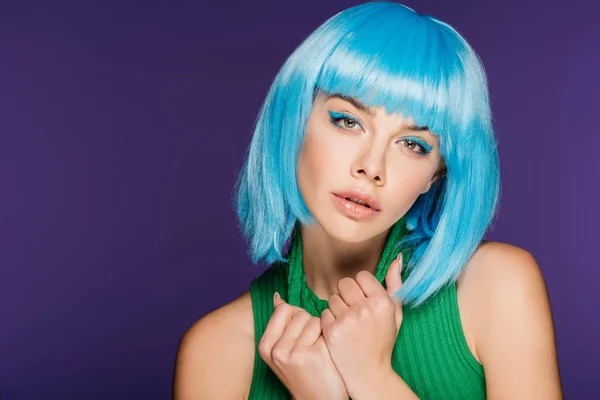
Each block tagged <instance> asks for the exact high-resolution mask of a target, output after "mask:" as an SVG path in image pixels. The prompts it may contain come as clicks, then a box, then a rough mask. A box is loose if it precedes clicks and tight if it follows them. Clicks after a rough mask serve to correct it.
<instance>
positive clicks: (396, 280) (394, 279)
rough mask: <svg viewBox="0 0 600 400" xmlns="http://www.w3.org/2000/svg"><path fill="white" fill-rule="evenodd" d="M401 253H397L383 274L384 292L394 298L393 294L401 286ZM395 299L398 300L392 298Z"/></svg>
mask: <svg viewBox="0 0 600 400" xmlns="http://www.w3.org/2000/svg"><path fill="white" fill-rule="evenodd" d="M401 272H402V253H399V254H398V257H397V258H396V259H395V260H394V261H393V262H392V264H391V265H390V268H389V270H388V272H387V274H386V275H385V286H386V292H387V293H388V294H389V295H390V297H392V298H394V296H393V295H394V294H395V293H396V292H397V291H398V289H400V288H401V287H402V275H401ZM394 300H395V301H400V300H399V299H397V298H394Z"/></svg>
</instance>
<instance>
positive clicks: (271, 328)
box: [260, 304, 301, 356]
mask: <svg viewBox="0 0 600 400" xmlns="http://www.w3.org/2000/svg"><path fill="white" fill-rule="evenodd" d="M300 310H301V309H300ZM297 312H299V311H298V310H296V309H294V308H293V307H292V306H290V305H287V304H279V305H278V306H277V307H275V310H274V311H273V314H272V315H271V318H270V319H269V322H268V323H267V327H266V329H265V332H264V333H263V336H262V337H261V339H260V347H261V353H262V352H264V353H265V354H267V355H268V356H270V355H271V350H272V349H273V346H275V343H277V341H278V340H279V338H281V335H282V334H283V332H284V330H285V327H286V326H287V324H288V322H289V321H290V320H291V319H292V317H293V316H294V314H295V313H297Z"/></svg>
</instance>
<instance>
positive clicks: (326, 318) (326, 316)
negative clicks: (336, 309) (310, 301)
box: [321, 308, 335, 330]
mask: <svg viewBox="0 0 600 400" xmlns="http://www.w3.org/2000/svg"><path fill="white" fill-rule="evenodd" d="M334 322H335V316H334V315H333V313H332V312H331V310H330V309H329V308H326V309H324V310H323V312H322V313H321V329H322V330H325V329H326V327H327V326H329V325H331V324H332V323H334Z"/></svg>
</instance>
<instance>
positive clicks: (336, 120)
mask: <svg viewBox="0 0 600 400" xmlns="http://www.w3.org/2000/svg"><path fill="white" fill-rule="evenodd" d="M327 112H328V113H329V116H330V118H331V123H332V124H333V125H334V126H336V127H338V128H340V129H349V128H346V127H344V126H342V124H340V121H341V120H342V119H347V120H349V121H354V122H356V124H358V125H359V126H360V127H361V128H362V127H363V126H362V124H361V123H360V122H359V121H358V119H356V118H355V117H353V116H352V115H351V114H347V113H343V112H335V111H327ZM401 140H407V141H410V142H414V143H416V144H417V145H419V146H420V147H421V148H422V149H423V151H415V153H417V154H418V155H420V156H425V155H427V154H429V152H431V149H432V147H431V146H430V145H429V144H427V142H425V141H423V140H422V139H421V138H418V137H416V136H409V137H404V138H402V139H401Z"/></svg>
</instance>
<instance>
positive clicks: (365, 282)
mask: <svg viewBox="0 0 600 400" xmlns="http://www.w3.org/2000/svg"><path fill="white" fill-rule="evenodd" d="M355 281H356V283H357V284H358V286H359V287H360V289H361V290H362V291H363V293H364V296H365V297H373V296H380V295H381V294H382V292H385V289H384V287H383V286H382V285H381V283H379V281H378V280H377V278H375V276H374V275H373V274H372V273H370V272H369V271H360V272H359V273H358V274H356V279H355Z"/></svg>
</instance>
